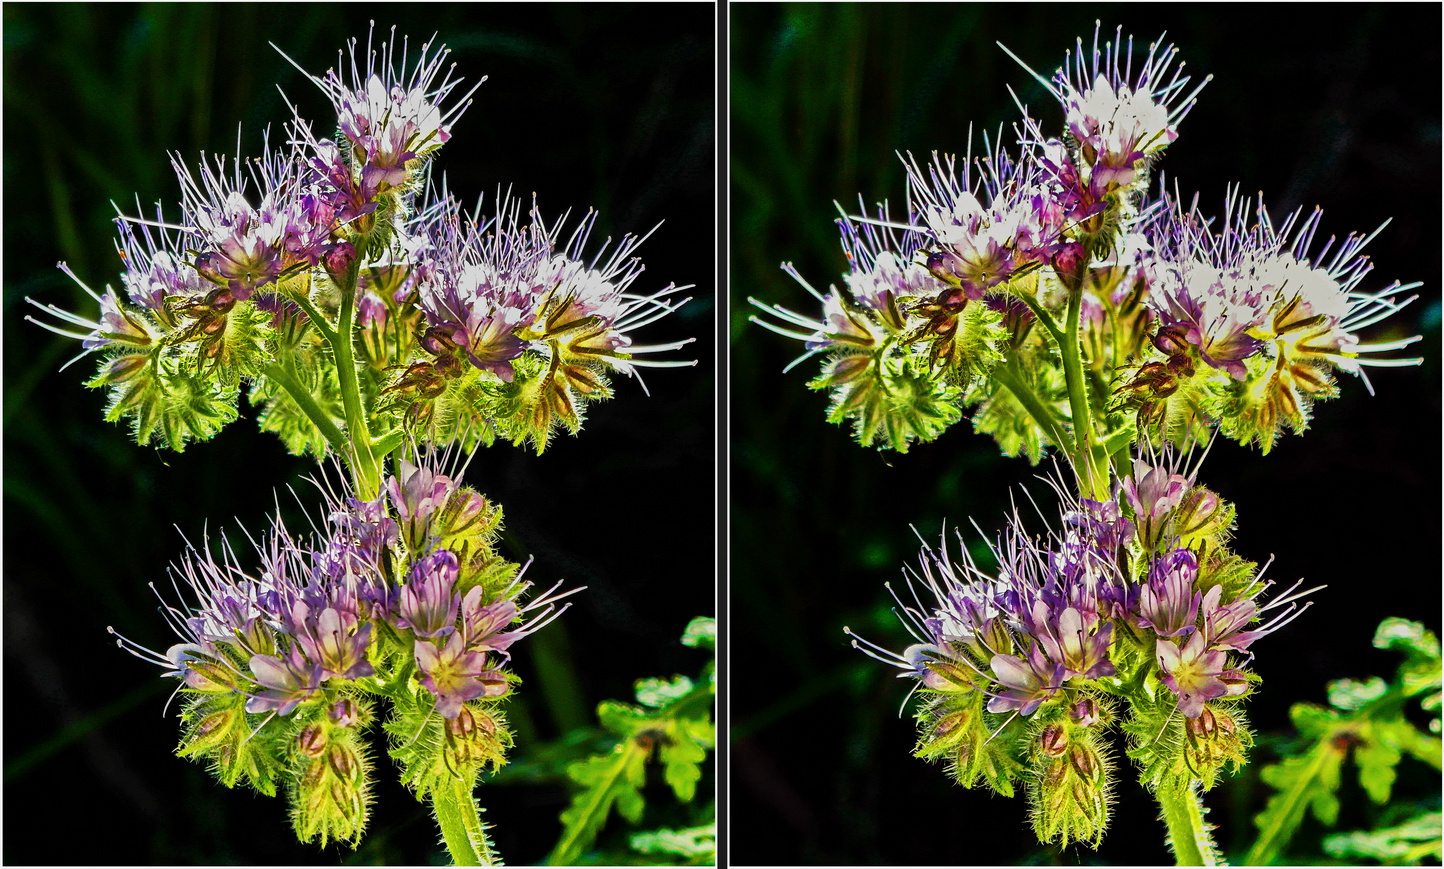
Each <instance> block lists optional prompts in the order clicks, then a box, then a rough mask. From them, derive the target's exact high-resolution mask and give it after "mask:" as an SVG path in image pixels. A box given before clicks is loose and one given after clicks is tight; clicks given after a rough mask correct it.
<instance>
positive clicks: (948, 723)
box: [913, 690, 1026, 797]
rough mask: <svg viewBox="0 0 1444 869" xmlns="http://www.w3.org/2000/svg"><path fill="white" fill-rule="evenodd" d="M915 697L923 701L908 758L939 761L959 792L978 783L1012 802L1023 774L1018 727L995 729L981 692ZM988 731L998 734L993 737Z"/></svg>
mask: <svg viewBox="0 0 1444 869" xmlns="http://www.w3.org/2000/svg"><path fill="white" fill-rule="evenodd" d="M921 693H922V694H923V695H924V698H925V700H924V703H923V705H922V708H921V709H919V711H918V714H917V719H918V743H917V746H916V747H915V748H914V749H913V756H914V757H918V758H921V759H923V760H926V761H938V760H941V761H944V762H945V763H946V764H947V771H948V774H949V775H951V776H952V777H953V778H954V779H955V780H956V781H957V782H958V784H961V785H962V786H963V787H965V788H973V787H977V786H978V784H979V782H982V783H983V784H986V785H987V786H988V787H990V788H992V789H993V790H994V791H997V792H998V793H1000V794H1002V795H1003V796H1005V797H1011V796H1013V780H1014V779H1016V778H1018V776H1019V775H1020V774H1021V773H1022V771H1023V763H1022V745H1021V743H1022V741H1023V738H1024V736H1025V731H1026V728H1025V727H1024V725H1023V723H1022V722H1021V721H1019V720H1018V719H1017V717H1016V716H1013V717H1010V718H1006V719H1004V723H1002V724H1001V725H999V724H998V723H997V722H996V721H995V720H993V719H994V716H991V715H990V714H988V713H987V712H986V710H985V709H984V704H985V703H986V702H987V696H986V695H985V694H984V693H983V692H981V691H968V692H966V693H959V692H955V691H926V690H925V691H923V692H921ZM994 726H997V727H998V728H999V729H998V730H997V731H996V732H994V730H993V729H992V728H993V727H994Z"/></svg>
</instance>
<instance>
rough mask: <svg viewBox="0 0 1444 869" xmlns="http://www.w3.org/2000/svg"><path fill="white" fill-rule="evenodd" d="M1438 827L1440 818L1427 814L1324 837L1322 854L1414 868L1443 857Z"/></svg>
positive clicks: (1442, 820) (1443, 843) (1443, 841)
mask: <svg viewBox="0 0 1444 869" xmlns="http://www.w3.org/2000/svg"><path fill="white" fill-rule="evenodd" d="M1441 826H1444V816H1441V815H1440V813H1439V812H1427V813H1424V814H1421V815H1417V816H1415V817H1413V818H1410V819H1409V820H1408V821H1405V822H1404V823H1402V824H1397V825H1395V826H1392V827H1385V828H1383V829H1379V830H1373V831H1370V832H1364V831H1355V832H1352V833H1335V834H1333V835H1331V836H1326V837H1324V843H1323V844H1324V851H1325V852H1326V853H1328V854H1329V855H1330V856H1332V857H1336V858H1338V859H1341V860H1349V859H1351V858H1352V859H1354V860H1357V859H1358V858H1360V857H1363V858H1367V859H1370V860H1378V861H1379V862H1381V863H1385V864H1391V865H1417V864H1419V863H1420V862H1422V861H1423V860H1424V858H1426V857H1433V858H1434V860H1436V861H1437V860H1439V859H1440V858H1441V857H1444V839H1441V833H1440V830H1441Z"/></svg>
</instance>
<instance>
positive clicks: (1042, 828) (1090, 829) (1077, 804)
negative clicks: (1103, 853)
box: [1027, 704, 1113, 848]
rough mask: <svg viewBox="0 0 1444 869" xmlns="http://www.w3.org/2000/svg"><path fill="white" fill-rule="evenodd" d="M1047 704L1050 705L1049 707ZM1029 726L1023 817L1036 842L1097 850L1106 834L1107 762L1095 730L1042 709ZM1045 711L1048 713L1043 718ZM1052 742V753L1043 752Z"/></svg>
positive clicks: (1057, 711) (1110, 765)
mask: <svg viewBox="0 0 1444 869" xmlns="http://www.w3.org/2000/svg"><path fill="white" fill-rule="evenodd" d="M1050 705H1051V704H1050ZM1044 709H1047V710H1048V711H1044V712H1040V713H1038V714H1035V715H1034V716H1033V718H1032V719H1031V720H1030V722H1029V727H1028V728H1027V729H1028V745H1029V757H1030V764H1029V777H1028V781H1027V793H1028V808H1029V812H1028V814H1029V817H1030V819H1031V821H1032V824H1033V832H1034V834H1036V835H1037V837H1038V841H1040V842H1044V843H1056V844H1057V845H1059V846H1063V847H1066V846H1067V845H1068V844H1070V843H1072V842H1083V843H1086V844H1087V845H1088V846H1089V847H1092V848H1097V847H1098V845H1099V844H1100V843H1102V841H1103V834H1104V832H1106V831H1107V829H1108V820H1109V814H1110V808H1111V806H1112V801H1113V794H1112V790H1113V761H1112V758H1111V757H1110V756H1109V753H1108V747H1107V744H1106V743H1105V742H1104V741H1103V740H1102V738H1101V734H1100V732H1099V730H1100V728H1098V727H1081V726H1079V725H1078V724H1077V723H1075V722H1074V721H1072V720H1071V718H1070V717H1069V716H1068V715H1067V714H1066V713H1065V712H1063V710H1062V709H1059V708H1057V707H1056V706H1052V708H1049V707H1044ZM1049 712H1051V713H1052V714H1049ZM1050 742H1051V743H1052V745H1053V747H1054V751H1051V752H1050V751H1048V750H1045V744H1047V743H1050Z"/></svg>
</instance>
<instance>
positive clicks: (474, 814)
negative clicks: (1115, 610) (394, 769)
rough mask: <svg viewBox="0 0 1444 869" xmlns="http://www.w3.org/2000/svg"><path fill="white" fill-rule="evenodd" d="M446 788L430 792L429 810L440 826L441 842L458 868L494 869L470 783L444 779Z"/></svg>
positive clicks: (494, 858) (489, 845) (468, 781)
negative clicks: (492, 868) (479, 868)
mask: <svg viewBox="0 0 1444 869" xmlns="http://www.w3.org/2000/svg"><path fill="white" fill-rule="evenodd" d="M446 782H447V783H446V784H445V785H443V786H441V787H439V788H436V789H433V790H432V791H431V808H432V810H433V811H435V812H436V823H437V824H439V825H440V826H441V838H442V839H443V840H445V841H446V850H447V851H449V852H451V860H452V863H454V864H455V865H457V866H493V865H496V863H497V860H496V855H495V854H493V853H491V843H490V842H488V841H487V840H486V827H485V826H483V825H482V823H481V811H480V810H479V809H478V808H477V805H476V799H475V798H474V797H473V796H472V795H471V784H470V780H469V779H447V780H446Z"/></svg>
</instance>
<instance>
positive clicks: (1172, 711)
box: [1122, 674, 1192, 791]
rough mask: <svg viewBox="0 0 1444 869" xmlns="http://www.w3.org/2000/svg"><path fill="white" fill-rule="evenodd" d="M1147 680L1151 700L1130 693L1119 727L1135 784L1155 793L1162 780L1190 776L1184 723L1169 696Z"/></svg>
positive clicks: (1173, 699)
mask: <svg viewBox="0 0 1444 869" xmlns="http://www.w3.org/2000/svg"><path fill="white" fill-rule="evenodd" d="M1147 679H1148V681H1149V683H1151V684H1150V686H1149V687H1151V688H1152V689H1153V690H1152V692H1151V696H1150V697H1145V696H1140V695H1141V694H1142V693H1143V692H1134V695H1133V696H1131V697H1130V698H1129V704H1128V705H1129V709H1128V712H1129V714H1128V716H1127V718H1126V720H1124V722H1123V724H1122V727H1123V732H1124V733H1125V734H1126V735H1127V737H1128V748H1127V749H1126V754H1127V755H1128V758H1129V759H1130V760H1132V761H1133V762H1134V763H1135V764H1136V765H1137V766H1138V781H1139V783H1140V784H1142V785H1143V786H1144V787H1145V788H1148V789H1149V790H1150V791H1156V790H1157V789H1158V788H1160V787H1162V786H1163V785H1164V783H1165V781H1166V780H1171V779H1176V778H1180V777H1185V778H1192V776H1191V774H1190V773H1189V770H1188V765H1187V763H1186V762H1185V760H1184V757H1183V753H1184V746H1183V743H1184V722H1185V721H1186V719H1185V718H1184V716H1183V714H1182V713H1180V712H1179V711H1178V704H1177V702H1176V701H1175V698H1174V696H1173V693H1172V692H1171V691H1169V690H1168V689H1167V688H1164V687H1163V686H1162V685H1160V684H1159V683H1158V681H1157V679H1156V677H1155V676H1154V675H1152V674H1150V675H1149V676H1148V677H1147Z"/></svg>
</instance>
